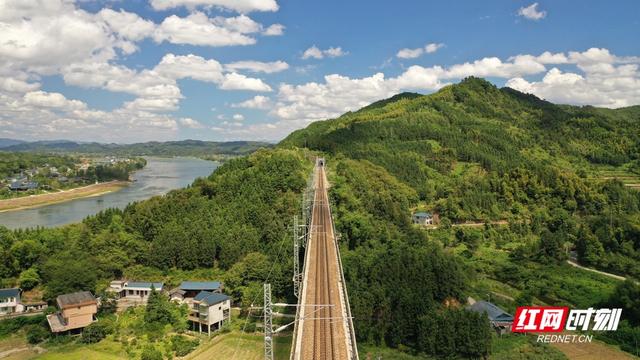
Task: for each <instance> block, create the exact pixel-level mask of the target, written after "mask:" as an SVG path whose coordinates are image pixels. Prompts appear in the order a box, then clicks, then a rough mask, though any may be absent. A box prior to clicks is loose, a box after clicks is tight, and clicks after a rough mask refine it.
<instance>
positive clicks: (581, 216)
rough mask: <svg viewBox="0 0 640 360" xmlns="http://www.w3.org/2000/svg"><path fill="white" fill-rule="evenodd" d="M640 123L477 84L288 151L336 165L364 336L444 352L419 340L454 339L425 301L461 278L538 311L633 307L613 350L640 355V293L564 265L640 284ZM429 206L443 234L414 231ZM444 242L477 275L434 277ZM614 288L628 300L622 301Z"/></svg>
mask: <svg viewBox="0 0 640 360" xmlns="http://www.w3.org/2000/svg"><path fill="white" fill-rule="evenodd" d="M638 129H640V107H638V106H635V107H629V108H625V109H617V110H611V109H600V108H595V107H591V106H586V107H575V106H567V105H555V104H552V103H549V102H546V101H543V100H540V99H538V98H536V97H534V96H531V95H527V94H523V93H520V92H517V91H515V90H512V89H509V88H503V89H498V88H497V87H495V86H494V85H492V84H490V83H489V82H487V81H484V80H481V79H477V78H469V79H466V80H464V81H463V82H461V83H460V84H456V85H452V86H448V87H445V88H443V89H442V90H440V91H439V92H437V93H435V94H432V95H426V96H417V95H415V94H401V95H398V96H395V97H393V98H391V99H388V100H384V101H380V102H377V103H374V104H372V105H370V106H367V107H365V108H363V109H361V110H359V111H355V112H349V113H346V114H344V115H343V116H341V117H339V118H337V119H334V120H327V121H321V122H316V123H313V124H311V125H310V126H309V127H307V128H306V129H302V130H298V131H296V132H294V133H292V134H291V135H290V136H289V137H287V138H286V139H285V140H283V141H282V143H281V144H280V145H279V146H281V147H285V148H287V147H307V148H309V149H312V150H316V151H321V152H323V153H325V154H326V156H328V157H329V162H328V164H329V166H330V170H331V176H330V181H331V182H332V183H333V187H332V190H331V197H332V200H333V202H334V204H335V208H336V210H335V212H334V213H335V214H336V226H337V228H338V231H339V232H340V233H341V234H342V241H343V243H345V244H346V249H344V250H343V251H344V254H343V257H344V259H345V261H344V264H345V265H344V266H345V276H346V279H347V283H348V287H349V294H350V297H352V301H351V304H352V307H353V312H354V317H355V319H354V322H355V325H356V332H357V334H358V337H359V338H360V341H365V342H367V343H378V344H380V343H384V344H386V345H388V346H391V347H402V346H409V347H410V348H412V349H414V350H418V351H419V352H425V353H427V354H436V355H438V354H443V353H439V351H441V349H442V346H445V345H444V344H439V343H438V341H440V340H442V339H440V340H438V339H437V338H436V339H433V338H428V337H427V338H424V335H421V334H424V332H425V331H427V330H428V331H429V332H433V331H436V330H437V331H436V332H442V331H446V329H443V328H438V326H442V323H438V324H434V323H433V321H434V320H433V319H434V318H436V316H434V315H433V314H430V313H429V312H430V311H432V310H428V308H429V306H428V305H427V304H428V303H429V302H430V301H431V299H432V298H431V297H429V296H426V299H425V295H426V294H424V293H422V291H424V290H425V288H429V287H431V286H439V285H440V284H443V283H447V284H452V283H455V282H456V281H461V283H460V286H459V287H454V289H463V291H464V293H465V295H472V296H474V297H476V298H478V297H480V298H482V299H485V300H486V298H487V295H489V296H490V297H491V300H492V301H494V302H497V303H498V304H500V305H501V306H503V307H504V308H505V309H507V310H509V311H513V310H514V309H515V306H516V305H524V304H534V303H535V304H550V305H551V304H553V305H560V304H562V305H567V306H572V307H590V306H598V305H601V306H604V305H611V306H620V307H623V308H625V309H627V312H625V314H626V315H623V317H624V318H626V319H627V321H628V323H627V322H624V330H621V331H619V332H617V333H615V339H614V338H613V337H610V338H607V339H606V340H607V341H609V342H612V343H617V344H622V346H623V348H625V349H626V350H627V351H630V352H633V353H637V352H638V349H637V348H636V347H635V346H634V345H633V338H634V336H636V337H637V336H638V334H640V328H638V327H636V328H633V326H638V325H640V316H638V314H637V311H634V310H632V309H635V308H637V306H638V305H640V304H638V303H637V300H630V299H631V298H634V297H635V298H638V296H640V287H638V286H637V285H635V284H634V283H633V282H631V281H629V282H627V283H624V285H622V284H621V285H619V286H617V283H618V282H617V281H614V280H611V279H608V278H606V277H603V276H601V275H597V276H596V275H594V274H592V273H588V272H585V271H583V270H577V269H576V268H573V267H571V266H569V265H568V264H567V263H566V260H567V259H570V258H572V257H573V256H577V261H578V262H579V263H581V264H582V265H584V266H588V267H592V268H598V269H601V270H604V271H608V272H611V273H615V274H620V275H623V276H628V277H632V278H635V279H640V192H639V191H637V189H636V188H634V187H633V184H637V183H640V180H639V178H640V162H639V158H640V132H639V131H638ZM416 209H422V210H428V211H433V212H435V213H437V214H438V215H439V217H440V223H439V226H438V227H437V228H432V229H418V228H416V227H414V226H412V225H410V224H409V220H410V216H411V212H412V211H415V210H416ZM483 224H485V225H483ZM490 224H496V225H490ZM434 244H437V245H438V246H439V247H443V248H444V250H445V253H448V254H455V255H456V256H454V258H455V259H457V260H462V262H463V269H464V272H465V274H466V276H463V277H462V278H460V277H457V276H456V275H455V274H456V270H455V267H454V268H452V269H450V270H447V271H446V273H445V274H442V273H440V272H436V277H435V279H434V278H433V277H430V276H433V275H427V274H429V272H430V270H429V269H430V267H431V266H432V264H433V259H431V260H427V261H426V262H422V259H424V258H425V257H426V255H425V252H424V251H426V253H432V252H433V250H430V247H431V246H433V245H434ZM574 254H575V255H574ZM436 263H438V262H437V261H436ZM416 269H421V270H416ZM440 270H442V269H440ZM452 274H453V277H452V278H447V276H448V275H452ZM425 276H427V277H426V278H425ZM416 284H421V287H420V289H416ZM422 284H424V285H422ZM434 284H435V285H434ZM616 286H617V287H616ZM614 287H616V290H615V291H616V294H617V293H618V292H622V293H623V294H625V295H624V296H618V295H612V292H613V289H614ZM436 293H437V291H436ZM432 294H433V293H431V294H429V295H432ZM492 294H493V295H492ZM449 296H450V298H455V299H458V300H460V301H464V300H465V299H464V296H460V294H458V295H456V294H455V293H452V294H450V295H449ZM415 299H422V300H415ZM398 309H403V311H397V310H398ZM425 314H429V315H425ZM434 327H435V328H434ZM420 329H422V330H420ZM633 334H635V335H633ZM434 344H435V345H434ZM449 345H451V344H449ZM451 346H453V345H451ZM454 347H455V346H454ZM438 349H440V350H438ZM476 350H477V349H476ZM444 353H447V352H446V351H445V352H444ZM480 353H481V352H480ZM459 354H460V355H463V354H461V353H459ZM475 354H478V353H477V352H476V353H475ZM541 356H542V357H544V355H541Z"/></svg>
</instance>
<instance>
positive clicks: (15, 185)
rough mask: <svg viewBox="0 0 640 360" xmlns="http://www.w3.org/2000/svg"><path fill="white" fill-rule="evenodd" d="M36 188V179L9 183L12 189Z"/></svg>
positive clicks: (25, 189)
mask: <svg viewBox="0 0 640 360" xmlns="http://www.w3.org/2000/svg"><path fill="white" fill-rule="evenodd" d="M37 188H38V182H37V181H26V180H17V181H14V182H12V183H11V184H10V185H9V189H10V190H12V191H28V190H35V189H37Z"/></svg>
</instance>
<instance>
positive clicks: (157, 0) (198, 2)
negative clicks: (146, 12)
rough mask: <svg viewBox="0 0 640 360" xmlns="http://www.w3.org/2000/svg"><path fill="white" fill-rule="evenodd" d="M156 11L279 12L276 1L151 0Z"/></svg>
mask: <svg viewBox="0 0 640 360" xmlns="http://www.w3.org/2000/svg"><path fill="white" fill-rule="evenodd" d="M151 6H152V7H153V8H154V9H155V10H168V9H172V8H177V7H181V6H184V7H186V8H188V9H194V8H197V7H218V8H223V9H228V10H233V11H237V12H240V13H248V12H252V11H277V10H278V3H276V1H275V0H151Z"/></svg>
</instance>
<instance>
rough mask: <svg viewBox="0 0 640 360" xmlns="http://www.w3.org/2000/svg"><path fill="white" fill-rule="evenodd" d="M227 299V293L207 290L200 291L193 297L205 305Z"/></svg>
mask: <svg viewBox="0 0 640 360" xmlns="http://www.w3.org/2000/svg"><path fill="white" fill-rule="evenodd" d="M229 299H230V297H228V296H227V295H224V294H218V293H212V292H209V291H201V292H200V293H199V294H198V295H196V297H194V298H193V300H194V301H199V302H200V303H203V304H206V305H214V304H217V303H221V302H223V301H225V300H229Z"/></svg>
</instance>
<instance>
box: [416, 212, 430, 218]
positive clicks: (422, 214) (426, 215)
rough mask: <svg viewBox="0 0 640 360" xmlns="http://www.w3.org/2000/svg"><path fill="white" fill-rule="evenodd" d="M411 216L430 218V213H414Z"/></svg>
mask: <svg viewBox="0 0 640 360" xmlns="http://www.w3.org/2000/svg"><path fill="white" fill-rule="evenodd" d="M413 216H416V217H430V216H431V213H429V212H426V211H418V212H416V213H414V214H413Z"/></svg>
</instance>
